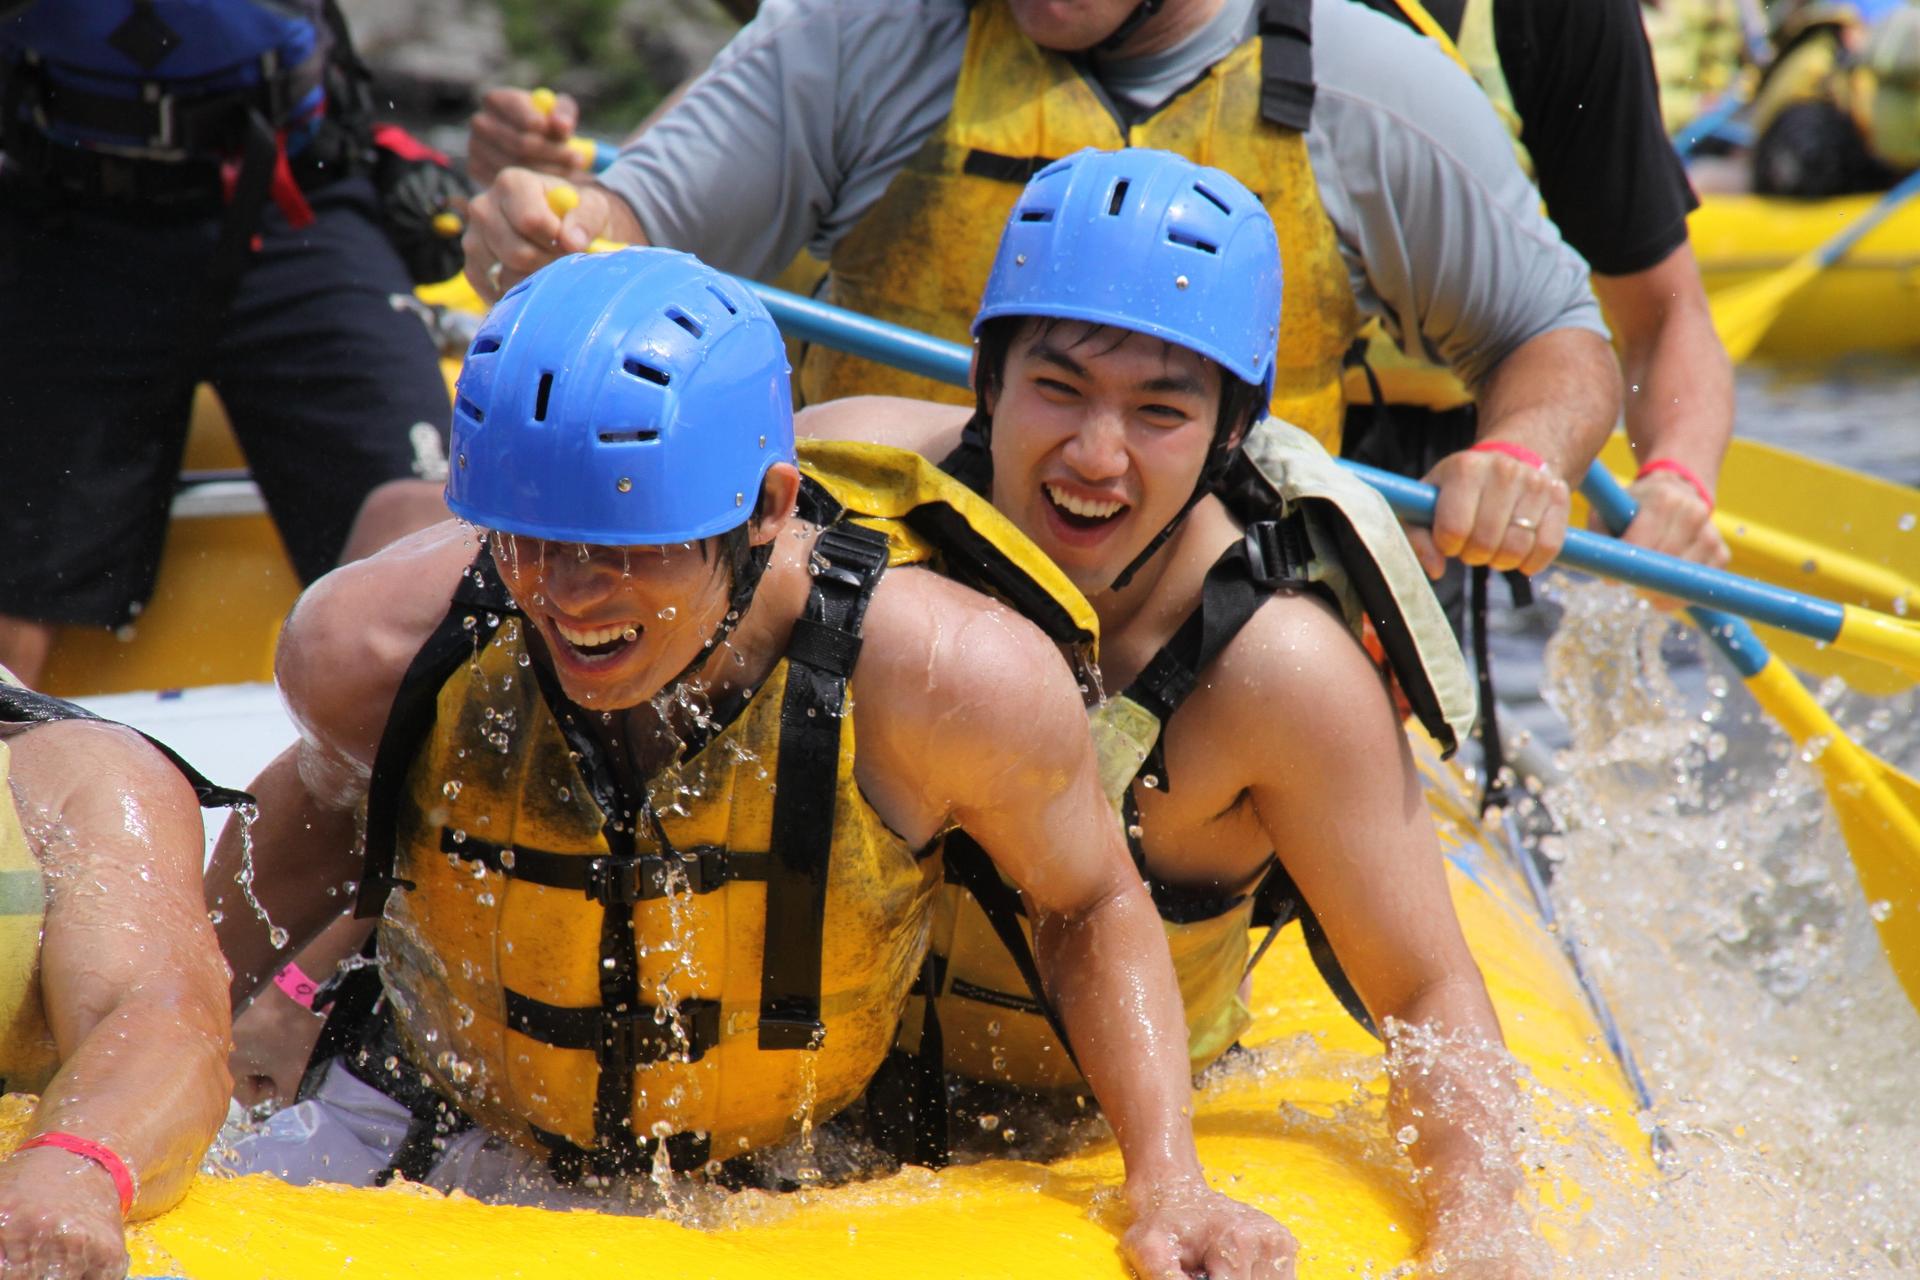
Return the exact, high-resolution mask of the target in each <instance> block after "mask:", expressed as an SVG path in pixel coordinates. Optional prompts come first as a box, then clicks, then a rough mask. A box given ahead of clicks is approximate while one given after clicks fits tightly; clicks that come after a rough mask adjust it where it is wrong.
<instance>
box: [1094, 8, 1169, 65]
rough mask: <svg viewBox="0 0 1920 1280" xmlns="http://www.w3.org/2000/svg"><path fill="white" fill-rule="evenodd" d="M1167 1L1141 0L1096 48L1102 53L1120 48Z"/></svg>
mask: <svg viewBox="0 0 1920 1280" xmlns="http://www.w3.org/2000/svg"><path fill="white" fill-rule="evenodd" d="M1166 2H1167V0H1140V3H1139V4H1136V5H1135V6H1133V12H1132V13H1130V14H1128V15H1127V16H1126V17H1125V18H1123V19H1121V21H1120V25H1119V26H1117V27H1115V28H1114V29H1113V33H1112V34H1111V35H1109V36H1108V37H1107V38H1106V39H1105V40H1102V41H1101V42H1100V43H1099V44H1097V45H1095V46H1094V48H1095V49H1097V50H1098V51H1099V52H1101V53H1111V52H1113V51H1114V50H1115V49H1118V48H1119V47H1120V46H1121V45H1123V44H1125V43H1126V42H1127V41H1129V40H1131V39H1132V38H1133V33H1134V32H1136V31H1138V30H1139V29H1140V28H1141V27H1144V26H1146V25H1147V23H1148V22H1149V21H1150V20H1151V19H1152V18H1153V15H1154V14H1156V13H1158V12H1160V9H1161V7H1162V6H1163V5H1165V4H1166Z"/></svg>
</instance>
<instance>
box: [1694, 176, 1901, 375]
mask: <svg viewBox="0 0 1920 1280" xmlns="http://www.w3.org/2000/svg"><path fill="white" fill-rule="evenodd" d="M1878 199H1879V196H1878V195H1859V196H1837V197H1834V198H1832V199H1826V200H1790V199H1785V198H1782V197H1777V196H1748V195H1708V196H1704V197H1702V198H1701V202H1700V207H1699V208H1698V209H1696V210H1695V211H1694V212H1693V214H1692V216H1691V217H1689V218H1688V219H1687V231H1688V235H1689V237H1690V239H1691V240H1692V242H1693V256H1694V257H1695V258H1696V259H1697V260H1698V261H1699V263H1700V275H1701V278H1702V280H1703V281H1704V282H1705V283H1706V287H1707V292H1708V293H1709V294H1713V293H1717V292H1718V291H1720V290H1722V289H1726V288H1729V287H1731V286H1733V285H1738V284H1744V283H1746V282H1748V281H1750V280H1754V279H1757V278H1759V277H1761V276H1763V275H1767V274H1770V273H1772V272H1776V271H1779V270H1781V269H1783V268H1784V267H1786V266H1787V265H1788V264H1790V263H1792V262H1793V261H1794V259H1796V258H1798V257H1800V256H1801V255H1802V254H1804V253H1806V252H1807V251H1808V250H1810V249H1813V248H1816V247H1818V246H1819V245H1821V244H1823V243H1825V242H1826V241H1827V240H1829V239H1831V238H1832V237H1833V236H1835V235H1837V234H1839V233H1840V232H1841V231H1843V230H1845V229H1846V228H1847V227H1848V226H1849V225H1851V224H1852V223H1853V222H1855V221H1856V220H1857V219H1859V217H1860V216H1861V215H1862V214H1864V213H1866V211H1867V210H1868V209H1870V208H1871V207H1872V206H1873V205H1874V203H1875V202H1876V201H1877V200H1878ZM1858 352H1881V353H1891V354H1899V355H1917V356H1920V203H1915V202H1912V201H1909V202H1908V203H1907V204H1906V205H1905V206H1903V207H1902V208H1900V209H1898V210H1896V211H1895V212H1894V213H1893V214H1892V215H1891V216H1889V217H1888V218H1887V220H1886V221H1885V222H1884V223H1882V224H1881V225H1880V226H1878V227H1875V228H1874V229H1873V230H1872V231H1870V232H1868V233H1867V235H1866V237H1865V238H1864V239H1862V240H1861V241H1860V243H1859V244H1858V245H1856V246H1854V248H1853V251H1852V252H1851V253H1849V254H1847V256H1846V257H1844V258H1842V259H1841V260H1840V261H1838V262H1836V263H1834V264H1833V265H1832V266H1830V267H1828V268H1826V269H1825V270H1824V271H1822V272H1821V273H1820V274H1819V275H1818V276H1817V277H1815V278H1814V279H1813V280H1812V281H1810V282H1809V283H1808V284H1807V285H1806V286H1805V287H1803V288H1802V289H1800V290H1799V291H1798V292H1796V293H1795V294H1794V297H1793V301H1792V302H1791V304H1789V305H1788V306H1787V307H1786V308H1785V309H1784V310H1783V311H1782V312H1781V314H1780V317H1779V318H1778V319H1777V320H1775V321H1774V323H1773V326H1772V327H1771V328H1770V329H1768V330H1767V335H1766V337H1765V338H1764V339H1762V340H1761V343H1760V346H1759V347H1758V349H1757V350H1756V351H1755V355H1756V356H1757V357H1759V358H1761V359H1766V360H1776V361H1785V360H1800V361H1820V360H1832V359H1835V358H1837V357H1840V356H1846V355H1851V354H1854V353H1858Z"/></svg>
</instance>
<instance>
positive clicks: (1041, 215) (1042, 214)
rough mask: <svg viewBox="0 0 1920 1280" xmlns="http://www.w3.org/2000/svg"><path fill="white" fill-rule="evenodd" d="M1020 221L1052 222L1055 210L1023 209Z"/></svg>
mask: <svg viewBox="0 0 1920 1280" xmlns="http://www.w3.org/2000/svg"><path fill="white" fill-rule="evenodd" d="M1020 221H1022V222H1052V221H1053V210H1051V209H1022V210H1021V211H1020Z"/></svg>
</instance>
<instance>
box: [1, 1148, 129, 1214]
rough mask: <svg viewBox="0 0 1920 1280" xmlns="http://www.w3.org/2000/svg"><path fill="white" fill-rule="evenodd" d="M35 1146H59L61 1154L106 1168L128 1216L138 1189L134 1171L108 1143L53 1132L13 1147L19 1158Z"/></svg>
mask: <svg viewBox="0 0 1920 1280" xmlns="http://www.w3.org/2000/svg"><path fill="white" fill-rule="evenodd" d="M35 1147H57V1148H58V1149H60V1150H61V1151H66V1152H71V1153H72V1154H74V1155H76V1156H79V1157H80V1158H81V1159H83V1160H91V1161H93V1162H94V1163H95V1164H97V1165H99V1166H100V1167H101V1168H102V1169H105V1170H106V1171H107V1176H108V1177H110V1178H112V1179H113V1189H114V1190H115V1191H118V1192H119V1193H120V1214H121V1216H122V1217H125V1216H126V1214H127V1211H128V1210H129V1209H132V1208H133V1197H134V1186H135V1184H134V1181H133V1170H131V1169H129V1168H127V1162H126V1161H125V1160H122V1159H121V1158H120V1157H119V1156H117V1155H115V1154H114V1153H113V1148H111V1147H109V1146H107V1144H106V1143H104V1142H95V1141H93V1140H92V1139H91V1138H82V1137H80V1136H78V1135H77V1134H71V1133H60V1132H57V1131H56V1132H53V1133H41V1134H36V1135H34V1136H33V1137H31V1138H28V1139H27V1140H26V1141H25V1142H23V1143H21V1144H20V1145H19V1146H18V1147H15V1148H14V1154H15V1155H18V1154H20V1152H22V1151H31V1150H33V1148H35Z"/></svg>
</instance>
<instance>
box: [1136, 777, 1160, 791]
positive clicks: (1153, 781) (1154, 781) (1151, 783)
mask: <svg viewBox="0 0 1920 1280" xmlns="http://www.w3.org/2000/svg"><path fill="white" fill-rule="evenodd" d="M1140 785H1141V786H1143V787H1145V788H1146V789H1147V790H1149V791H1155V790H1158V789H1159V786H1160V778H1159V775H1157V774H1152V773H1143V774H1141V775H1140Z"/></svg>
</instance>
